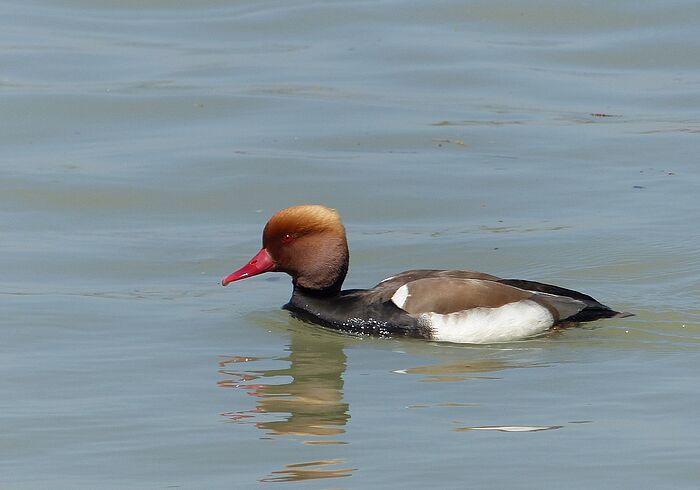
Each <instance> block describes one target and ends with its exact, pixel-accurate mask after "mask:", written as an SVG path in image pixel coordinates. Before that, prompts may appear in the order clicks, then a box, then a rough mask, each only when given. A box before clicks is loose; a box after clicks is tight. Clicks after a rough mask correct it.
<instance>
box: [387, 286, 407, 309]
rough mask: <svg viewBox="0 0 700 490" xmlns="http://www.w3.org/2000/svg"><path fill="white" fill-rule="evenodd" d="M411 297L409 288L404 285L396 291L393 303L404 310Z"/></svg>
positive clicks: (392, 299) (392, 298)
mask: <svg viewBox="0 0 700 490" xmlns="http://www.w3.org/2000/svg"><path fill="white" fill-rule="evenodd" d="M409 296H410V294H408V286H406V285H405V284H404V285H403V286H401V287H400V288H399V289H397V290H396V292H395V293H394V295H393V296H392V297H391V301H392V302H393V303H394V304H395V305H396V306H398V307H399V308H403V305H405V304H406V300H407V299H408V297H409Z"/></svg>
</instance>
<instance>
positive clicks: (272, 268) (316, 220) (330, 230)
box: [221, 204, 349, 292]
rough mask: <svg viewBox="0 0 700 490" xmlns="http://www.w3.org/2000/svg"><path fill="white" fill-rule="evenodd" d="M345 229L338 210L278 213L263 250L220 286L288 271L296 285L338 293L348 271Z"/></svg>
mask: <svg viewBox="0 0 700 490" xmlns="http://www.w3.org/2000/svg"><path fill="white" fill-rule="evenodd" d="M348 258H349V254H348V243H347V239H346V238H345V228H344V227H343V224H342V223H341V221H340V216H339V215H338V212H337V211H336V210H335V209H331V208H327V207H325V206H319V205H311V204H306V205H302V206H293V207H291V208H286V209H283V210H282V211H279V212H277V213H276V214H275V215H274V216H273V217H272V218H270V221H268V222H267V224H266V225H265V229H264V231H263V238H262V249H261V250H260V251H259V252H258V253H257V254H256V255H255V257H253V258H252V259H251V260H250V261H249V262H248V263H247V264H246V265H245V266H243V267H241V268H240V269H238V270H237V271H235V272H233V273H231V274H230V275H228V276H226V277H225V278H224V279H223V281H221V284H223V285H224V286H227V285H228V284H229V283H232V282H234V281H238V280H240V279H245V278H248V277H252V276H256V275H258V274H262V273H263V272H286V273H287V274H289V275H290V276H292V279H293V280H294V285H295V286H300V287H303V288H306V289H310V290H318V291H330V292H334V291H339V290H340V287H341V286H342V284H343V280H344V279H345V274H346V273H347V270H348Z"/></svg>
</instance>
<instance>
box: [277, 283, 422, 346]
mask: <svg viewBox="0 0 700 490" xmlns="http://www.w3.org/2000/svg"><path fill="white" fill-rule="evenodd" d="M374 296H375V295H373V294H372V293H371V290H362V289H357V290H348V291H342V292H340V293H339V294H323V293H317V292H314V291H309V290H307V289H302V288H299V287H296V288H294V293H293V294H292V298H291V299H290V300H289V303H287V304H286V305H284V308H285V309H286V310H289V311H291V312H292V314H293V315H294V316H295V317H297V318H299V319H300V320H303V321H306V322H309V323H315V324H317V325H322V326H324V327H327V328H333V329H336V330H343V331H346V332H352V333H358V334H366V335H384V336H395V335H401V336H406V337H418V338H430V331H429V329H428V328H426V327H425V326H422V325H420V324H419V322H418V320H417V319H416V318H414V317H412V316H410V315H409V314H408V313H406V312H405V311H403V310H402V309H401V308H398V307H397V306H396V305H395V304H394V303H393V302H391V300H387V301H376V300H375V297H374Z"/></svg>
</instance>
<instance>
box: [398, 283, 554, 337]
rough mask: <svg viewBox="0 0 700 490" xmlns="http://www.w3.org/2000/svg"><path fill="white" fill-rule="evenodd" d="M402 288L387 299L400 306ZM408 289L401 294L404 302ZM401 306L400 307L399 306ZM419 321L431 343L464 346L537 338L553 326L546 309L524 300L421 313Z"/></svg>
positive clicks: (551, 318)
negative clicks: (489, 306) (453, 343)
mask: <svg viewBox="0 0 700 490" xmlns="http://www.w3.org/2000/svg"><path fill="white" fill-rule="evenodd" d="M404 288H406V286H401V287H400V288H399V289H398V290H397V291H396V293H395V294H394V297H392V298H391V300H392V301H393V302H394V303H396V305H397V306H399V308H400V307H401V306H400V305H399V304H398V303H397V300H396V299H395V298H396V296H397V295H398V294H399V291H401V290H402V289H404ZM407 292H408V288H406V292H405V293H402V296H401V297H402V298H403V303H405V301H406V297H407ZM403 303H402V304H403ZM419 318H420V320H421V321H422V322H424V323H425V325H427V326H428V327H430V328H431V329H432V331H433V340H438V341H441V342H456V343H465V344H489V343H492V342H509V341H513V340H521V339H524V338H527V337H531V336H533V335H537V334H539V333H542V332H544V331H546V330H547V329H549V328H550V327H551V326H552V325H554V317H553V316H552V314H551V313H550V312H549V310H548V309H547V308H545V307H544V306H542V305H540V304H538V303H536V302H535V301H532V300H529V299H525V300H521V301H518V302H515V303H509V304H507V305H503V306H501V307H498V308H485V307H479V308H472V309H469V310H464V311H457V312H454V313H448V314H444V315H443V314H440V313H432V312H431V313H423V314H421V315H420V317H419Z"/></svg>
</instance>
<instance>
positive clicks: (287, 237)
mask: <svg viewBox="0 0 700 490" xmlns="http://www.w3.org/2000/svg"><path fill="white" fill-rule="evenodd" d="M292 240H294V235H291V234H289V233H285V234H284V235H282V243H289V242H291V241H292Z"/></svg>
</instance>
